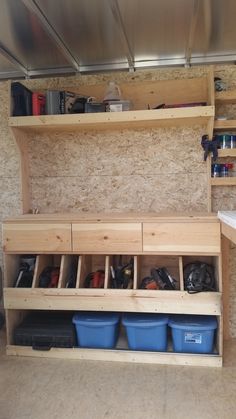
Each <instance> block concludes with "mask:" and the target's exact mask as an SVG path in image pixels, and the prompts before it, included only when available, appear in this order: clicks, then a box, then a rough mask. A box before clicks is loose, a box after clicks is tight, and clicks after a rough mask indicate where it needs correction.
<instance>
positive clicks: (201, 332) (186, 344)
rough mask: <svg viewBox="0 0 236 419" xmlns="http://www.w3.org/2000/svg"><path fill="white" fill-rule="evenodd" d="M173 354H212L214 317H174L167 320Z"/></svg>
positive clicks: (214, 327) (215, 324)
mask: <svg viewBox="0 0 236 419" xmlns="http://www.w3.org/2000/svg"><path fill="white" fill-rule="evenodd" d="M169 326H170V327H171V331H172V340H173V349H174V352H185V353H186V352H187V353H202V354H208V353H212V352H213V345H214V332H215V329H216V328H217V319H216V317H214V316H192V315H176V316H172V317H171V318H170V320H169Z"/></svg>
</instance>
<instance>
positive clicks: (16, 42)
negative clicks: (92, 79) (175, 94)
mask: <svg viewBox="0 0 236 419" xmlns="http://www.w3.org/2000/svg"><path fill="white" fill-rule="evenodd" d="M235 21H236V2H235V1H234V0H224V1H222V0H145V1H144V0H1V13H0V78H17V77H21V76H23V77H24V76H26V77H36V76H44V75H45V76H46V75H50V74H62V73H63V74H67V73H73V72H96V71H104V70H119V69H120V70H122V69H127V70H133V69H136V68H143V67H159V66H171V65H191V64H202V63H210V62H215V63H217V62H235V61H236V43H235V38H236V25H235Z"/></svg>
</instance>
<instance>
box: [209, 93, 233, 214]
mask: <svg viewBox="0 0 236 419" xmlns="http://www.w3.org/2000/svg"><path fill="white" fill-rule="evenodd" d="M212 103H214V104H215V106H217V105H224V104H225V105H230V104H235V103H236V90H229V91H222V92H215V90H213V91H212ZM224 131H225V132H226V133H228V132H234V131H236V120H234V119H226V120H217V119H215V120H214V122H213V125H212V127H211V129H210V130H209V132H208V135H209V138H213V135H214V134H216V133H221V132H222V133H223V132H224ZM218 157H219V158H227V157H236V149H222V150H221V149H220V150H218ZM207 162H208V163H207V165H208V167H207V172H208V203H209V206H208V210H209V211H211V209H212V187H216V186H236V178H234V177H228V178H212V177H211V165H212V156H209V157H208V159H207Z"/></svg>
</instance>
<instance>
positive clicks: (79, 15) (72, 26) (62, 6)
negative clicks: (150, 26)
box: [37, 0, 127, 66]
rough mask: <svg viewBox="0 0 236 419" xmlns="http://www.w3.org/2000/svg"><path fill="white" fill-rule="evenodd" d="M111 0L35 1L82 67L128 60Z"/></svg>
mask: <svg viewBox="0 0 236 419" xmlns="http://www.w3.org/2000/svg"><path fill="white" fill-rule="evenodd" d="M110 1H111V0H109V1H107V0H66V1H65V0H37V4H38V5H39V7H40V8H41V9H42V11H43V12H44V13H45V14H46V15H47V17H48V19H49V21H50V22H51V24H52V25H53V27H54V28H55V29H56V31H57V32H58V33H60V35H61V36H62V38H63V39H64V41H65V43H66V44H67V45H69V46H70V50H71V52H72V54H73V55H74V56H75V57H76V59H77V60H78V61H79V63H80V65H81V66H88V65H98V64H112V63H122V62H127V59H126V55H125V51H124V48H123V47H122V42H121V37H120V33H119V30H118V27H117V24H116V22H115V20H114V17H113V14H112V12H111V8H110V5H109V3H110Z"/></svg>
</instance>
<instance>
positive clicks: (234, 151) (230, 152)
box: [218, 148, 236, 157]
mask: <svg viewBox="0 0 236 419" xmlns="http://www.w3.org/2000/svg"><path fill="white" fill-rule="evenodd" d="M218 157H236V148H224V149H221V150H218Z"/></svg>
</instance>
